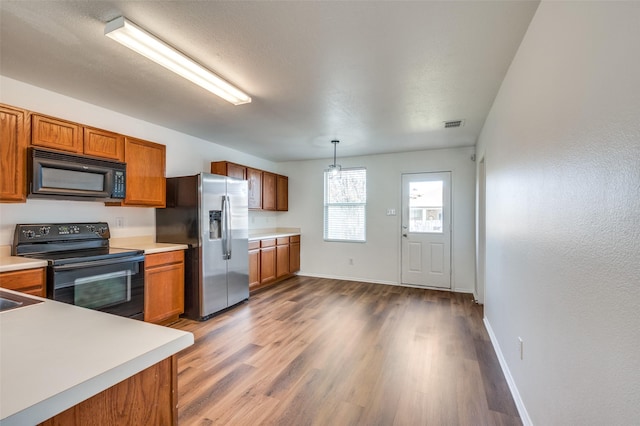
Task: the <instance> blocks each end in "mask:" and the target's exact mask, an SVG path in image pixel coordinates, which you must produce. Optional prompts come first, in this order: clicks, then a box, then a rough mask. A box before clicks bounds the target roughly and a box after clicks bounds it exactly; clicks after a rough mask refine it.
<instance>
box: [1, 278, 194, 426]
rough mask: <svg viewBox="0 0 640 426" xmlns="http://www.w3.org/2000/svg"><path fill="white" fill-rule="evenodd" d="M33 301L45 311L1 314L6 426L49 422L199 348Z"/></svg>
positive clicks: (182, 338)
mask: <svg viewBox="0 0 640 426" xmlns="http://www.w3.org/2000/svg"><path fill="white" fill-rule="evenodd" d="M4 291H8V290H4ZM8 292H10V291H8ZM14 293H15V292H14ZM16 294H20V293H16ZM29 297H32V296H29ZM32 298H34V299H39V300H42V303H38V304H34V305H29V306H24V307H21V308H18V309H13V310H8V311H4V312H1V313H0V377H1V383H0V423H2V425H3V426H10V425H25V424H37V423H40V422H42V421H44V420H47V419H49V418H50V417H52V416H54V415H56V414H58V413H60V412H62V411H64V410H66V409H67V408H70V407H72V406H74V405H76V404H78V403H80V402H82V401H84V400H86V399H88V398H90V397H92V396H93V395H96V394H98V393H100V392H102V391H103V390H105V389H107V388H109V387H111V386H113V385H115V384H116V383H119V382H121V381H122V380H124V379H127V378H129V377H131V376H132V375H134V374H137V373H139V372H140V371H142V370H144V369H146V368H148V367H150V366H152V365H154V364H156V363H158V362H160V361H162V360H164V359H166V358H168V357H170V356H172V355H174V354H176V353H177V352H179V351H181V350H182V349H184V348H186V347H188V346H191V345H192V344H193V341H194V340H193V334H191V333H188V332H184V331H180V330H174V329H171V328H167V327H161V326H157V325H153V324H149V323H145V322H141V321H136V320H132V319H128V318H123V317H119V316H115V315H110V314H105V313H102V312H98V311H94V310H90V309H84V308H80V307H77V306H72V305H68V304H65V303H60V302H56V301H53V300H48V299H41V298H36V297H32Z"/></svg>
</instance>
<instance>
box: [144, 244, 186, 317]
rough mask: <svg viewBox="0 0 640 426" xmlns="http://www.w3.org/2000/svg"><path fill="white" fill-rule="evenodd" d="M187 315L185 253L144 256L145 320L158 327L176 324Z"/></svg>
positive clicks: (174, 252) (178, 251) (173, 252)
mask: <svg viewBox="0 0 640 426" xmlns="http://www.w3.org/2000/svg"><path fill="white" fill-rule="evenodd" d="M183 312H184V251H183V250H176V251H169V252H165V253H156V254H148V255H146V256H145V271H144V320H145V321H146V322H152V323H155V324H168V323H171V322H175V321H177V319H178V317H179V316H180V314H182V313H183Z"/></svg>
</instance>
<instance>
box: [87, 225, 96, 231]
mask: <svg viewBox="0 0 640 426" xmlns="http://www.w3.org/2000/svg"><path fill="white" fill-rule="evenodd" d="M87 231H89V232H96V227H95V226H93V225H87Z"/></svg>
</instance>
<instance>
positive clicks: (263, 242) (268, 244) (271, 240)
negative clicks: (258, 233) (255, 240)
mask: <svg viewBox="0 0 640 426" xmlns="http://www.w3.org/2000/svg"><path fill="white" fill-rule="evenodd" d="M275 245H276V239H275V238H269V239H268V240H260V247H273V246H275Z"/></svg>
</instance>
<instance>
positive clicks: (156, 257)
mask: <svg viewBox="0 0 640 426" xmlns="http://www.w3.org/2000/svg"><path fill="white" fill-rule="evenodd" d="M183 261H184V251H183V250H173V251H167V252H163V253H153V254H148V255H146V256H145V257H144V267H145V269H149V268H153V267H155V266H162V265H168V264H171V263H179V262H183Z"/></svg>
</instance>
